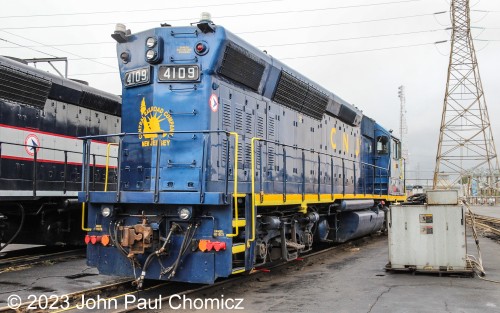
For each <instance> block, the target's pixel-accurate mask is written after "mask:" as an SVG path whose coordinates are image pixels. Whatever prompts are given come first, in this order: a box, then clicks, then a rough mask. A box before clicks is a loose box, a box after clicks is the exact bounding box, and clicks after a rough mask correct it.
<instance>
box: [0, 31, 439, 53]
mask: <svg viewBox="0 0 500 313" xmlns="http://www.w3.org/2000/svg"><path fill="white" fill-rule="evenodd" d="M440 30H443V29H430V30H421V31H414V32H404V33H390V34H381V35H370V36H360V37H347V38H337V39H323V40H318V41H306V42H292V43H283V44H273V45H263V44H260V45H256V46H257V47H281V46H293V45H303V44H315V43H325V42H334V41H347V40H359V39H369V38H380V37H390V36H403V35H412V34H419V33H430V32H436V31H440ZM102 44H113V45H114V44H115V42H113V41H101V42H85V43H73V44H59V45H50V47H66V46H86V45H102ZM37 47H45V46H21V45H18V46H17V47H2V49H13V48H16V49H17V48H37Z"/></svg>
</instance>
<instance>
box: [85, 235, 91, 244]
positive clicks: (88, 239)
mask: <svg viewBox="0 0 500 313" xmlns="http://www.w3.org/2000/svg"><path fill="white" fill-rule="evenodd" d="M89 242H90V236H89V235H85V244H86V245H88V244H89Z"/></svg>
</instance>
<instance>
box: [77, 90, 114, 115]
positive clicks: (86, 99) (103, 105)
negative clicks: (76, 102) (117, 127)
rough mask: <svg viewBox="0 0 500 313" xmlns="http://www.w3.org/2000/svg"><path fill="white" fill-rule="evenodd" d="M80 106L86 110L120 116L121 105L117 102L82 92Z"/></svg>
mask: <svg viewBox="0 0 500 313" xmlns="http://www.w3.org/2000/svg"><path fill="white" fill-rule="evenodd" d="M80 105H81V106H82V107H85V108H88V109H92V110H96V111H100V112H104V113H109V114H113V115H118V116H121V104H120V103H119V102H117V101H113V100H111V99H108V98H105V97H102V96H99V95H97V94H94V93H90V92H87V91H83V93H82V97H81V98H80Z"/></svg>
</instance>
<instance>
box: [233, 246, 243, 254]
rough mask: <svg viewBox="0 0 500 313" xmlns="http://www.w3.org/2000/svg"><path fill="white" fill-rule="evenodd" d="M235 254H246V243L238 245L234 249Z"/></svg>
mask: <svg viewBox="0 0 500 313" xmlns="http://www.w3.org/2000/svg"><path fill="white" fill-rule="evenodd" d="M232 252H233V254H236V253H241V252H245V243H237V244H234V245H233V247H232Z"/></svg>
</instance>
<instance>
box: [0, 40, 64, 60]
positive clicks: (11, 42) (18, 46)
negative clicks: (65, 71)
mask: <svg viewBox="0 0 500 313" xmlns="http://www.w3.org/2000/svg"><path fill="white" fill-rule="evenodd" d="M0 40H1V41H4V42H7V43H10V44H13V45H16V46H17V47H16V48H26V49H30V50H33V51H36V52H39V53H42V54H45V55H48V56H51V57H53V58H57V56H55V55H52V54H50V53H47V52H43V51H40V50H36V49H33V48H31V47H27V46H23V45H21V44H18V43H15V42H13V41H10V40H7V39H4V38H0Z"/></svg>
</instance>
